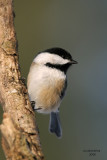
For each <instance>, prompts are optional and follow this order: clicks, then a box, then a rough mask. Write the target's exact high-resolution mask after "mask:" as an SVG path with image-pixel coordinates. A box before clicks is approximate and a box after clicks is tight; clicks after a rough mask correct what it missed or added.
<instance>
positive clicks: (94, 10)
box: [0, 0, 107, 160]
mask: <svg viewBox="0 0 107 160" xmlns="http://www.w3.org/2000/svg"><path fill="white" fill-rule="evenodd" d="M14 10H15V14H16V18H15V27H16V33H17V39H18V44H19V56H20V66H21V72H22V76H23V77H25V78H26V77H27V74H28V71H29V67H30V64H31V62H32V60H33V58H34V57H35V55H36V53H37V52H39V51H42V50H44V49H47V48H50V47H62V48H65V49H66V50H68V51H69V52H70V53H71V54H72V56H73V58H74V59H75V60H77V61H78V62H79V63H78V65H74V66H73V67H71V68H70V70H69V71H68V90H67V94H66V96H65V98H64V100H63V102H62V104H61V108H60V117H61V122H62V128H63V137H62V139H57V137H56V136H55V135H51V134H49V132H48V121H49V116H48V115H47V116H46V115H41V114H37V122H38V126H39V130H40V138H41V143H42V147H43V152H44V154H45V157H46V160H65V159H66V160H89V159H90V158H91V159H97V160H101V159H102V160H105V159H107V138H106V137H107V0H45V1H41V0H39V1H36V0H30V1H29V0H23V1H22V0H14ZM0 118H2V110H1V109H0ZM89 149H94V150H95V149H98V150H100V152H98V153H96V156H92V157H90V156H89V153H88V152H83V150H89ZM0 160H5V158H4V155H3V152H2V149H1V148H0Z"/></svg>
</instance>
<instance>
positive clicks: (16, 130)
mask: <svg viewBox="0 0 107 160" xmlns="http://www.w3.org/2000/svg"><path fill="white" fill-rule="evenodd" d="M13 19H14V14H13V1H12V0H0V103H1V104H2V107H3V111H4V115H3V122H2V124H1V126H0V129H1V132H2V146H3V149H4V152H5V156H6V159H7V160H22V159H23V160H36V159H37V160H43V159H44V156H43V153H42V149H41V145H40V139H39V135H38V128H37V124H36V121H35V114H34V112H33V110H32V108H31V105H30V102H29V98H28V94H27V89H26V86H25V84H24V82H23V79H22V78H21V74H20V69H19V62H18V52H17V40H16V35H15V30H14V23H13Z"/></svg>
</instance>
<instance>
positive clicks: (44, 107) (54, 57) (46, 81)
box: [27, 48, 77, 138]
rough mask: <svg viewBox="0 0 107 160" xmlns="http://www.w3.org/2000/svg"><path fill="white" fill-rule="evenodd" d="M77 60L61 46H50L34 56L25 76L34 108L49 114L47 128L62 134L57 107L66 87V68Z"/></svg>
mask: <svg viewBox="0 0 107 160" xmlns="http://www.w3.org/2000/svg"><path fill="white" fill-rule="evenodd" d="M72 64H77V61H75V60H73V59H72V56H71V55H70V53H69V52H67V51H66V50H64V49H62V48H50V49H47V50H45V51H42V52H40V53H38V54H37V55H36V57H35V58H34V60H33V62H32V64H31V67H30V71H29V74H28V78H27V87H28V94H29V98H30V101H31V104H33V108H34V110H36V111H37V112H39V113H44V114H50V123H49V130H50V132H51V133H55V134H56V135H57V137H59V138H60V137H61V136H62V129H61V124H60V117H59V107H60V104H61V101H62V99H63V97H64V95H65V90H66V88H67V76H66V73H67V70H68V68H69V67H70V66H71V65H72Z"/></svg>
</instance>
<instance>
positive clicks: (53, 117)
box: [49, 112, 62, 138]
mask: <svg viewBox="0 0 107 160" xmlns="http://www.w3.org/2000/svg"><path fill="white" fill-rule="evenodd" d="M49 130H50V132H51V133H55V134H56V135H57V137H58V138H61V136H62V129H61V124H60V118H59V112H51V114H50V124H49Z"/></svg>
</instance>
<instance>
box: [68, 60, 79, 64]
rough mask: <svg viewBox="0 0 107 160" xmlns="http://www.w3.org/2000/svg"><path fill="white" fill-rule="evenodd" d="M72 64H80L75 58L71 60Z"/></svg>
mask: <svg viewBox="0 0 107 160" xmlns="http://www.w3.org/2000/svg"><path fill="white" fill-rule="evenodd" d="M70 63H71V64H78V62H77V61H75V60H73V59H72V60H71V62H70Z"/></svg>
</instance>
